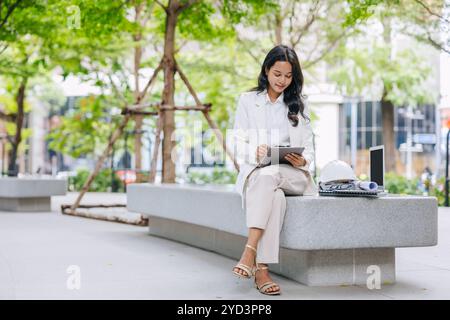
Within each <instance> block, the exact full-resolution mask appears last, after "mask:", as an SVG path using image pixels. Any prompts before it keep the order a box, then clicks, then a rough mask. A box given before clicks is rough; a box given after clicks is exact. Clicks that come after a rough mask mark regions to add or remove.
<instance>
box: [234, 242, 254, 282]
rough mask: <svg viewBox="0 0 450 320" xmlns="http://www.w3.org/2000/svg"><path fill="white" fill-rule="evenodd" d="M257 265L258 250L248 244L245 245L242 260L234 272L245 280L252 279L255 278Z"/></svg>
mask: <svg viewBox="0 0 450 320" xmlns="http://www.w3.org/2000/svg"><path fill="white" fill-rule="evenodd" d="M255 265H256V248H254V247H252V246H250V245H248V244H247V245H245V248H244V252H243V253H242V256H241V260H239V263H238V264H237V265H236V266H235V267H234V268H233V272H234V273H235V274H238V275H240V276H242V277H244V278H251V277H252V276H253V270H254V268H255Z"/></svg>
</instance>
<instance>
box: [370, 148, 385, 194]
mask: <svg viewBox="0 0 450 320" xmlns="http://www.w3.org/2000/svg"><path fill="white" fill-rule="evenodd" d="M370 180H371V181H373V182H376V183H377V184H378V186H379V187H383V186H384V148H376V149H370Z"/></svg>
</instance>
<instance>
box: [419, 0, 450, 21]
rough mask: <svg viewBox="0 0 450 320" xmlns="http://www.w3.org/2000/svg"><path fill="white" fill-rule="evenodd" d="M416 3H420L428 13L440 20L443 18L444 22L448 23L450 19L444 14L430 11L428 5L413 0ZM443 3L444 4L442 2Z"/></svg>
mask: <svg viewBox="0 0 450 320" xmlns="http://www.w3.org/2000/svg"><path fill="white" fill-rule="evenodd" d="M414 1H415V2H416V3H418V4H419V5H421V6H422V7H423V8H424V9H425V10H426V11H427V12H428V13H429V14H430V15H432V16H435V17H437V18H439V19H441V20H444V21H445V22H446V23H450V20H448V19H446V18H445V17H444V16H441V15H440V14H437V13H436V12H433V11H431V9H430V7H428V6H427V5H426V4H425V3H423V2H422V1H420V0H414ZM444 5H445V4H444Z"/></svg>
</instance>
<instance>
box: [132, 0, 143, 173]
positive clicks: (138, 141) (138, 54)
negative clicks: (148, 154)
mask: <svg viewBox="0 0 450 320" xmlns="http://www.w3.org/2000/svg"><path fill="white" fill-rule="evenodd" d="M143 9H144V3H141V4H139V5H136V6H135V7H134V10H135V22H136V23H137V24H138V25H139V26H142V18H143V17H142V11H143ZM133 40H134V41H135V42H139V41H141V40H142V31H141V30H139V31H138V32H137V33H136V34H135V35H134V36H133ZM141 60H142V46H141V44H136V45H135V47H134V72H133V73H134V101H135V104H139V103H140V96H141V90H140V87H139V70H140V66H141ZM142 123H143V117H142V115H135V116H134V124H135V126H134V129H135V135H134V156H135V162H134V163H135V168H136V171H137V172H139V171H140V170H141V169H142V134H141V130H142ZM138 176H140V175H138Z"/></svg>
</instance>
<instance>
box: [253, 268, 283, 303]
mask: <svg viewBox="0 0 450 320" xmlns="http://www.w3.org/2000/svg"><path fill="white" fill-rule="evenodd" d="M267 269H269V267H256V271H255V274H256V272H258V271H259V270H267ZM274 286H277V287H278V290H277V291H266V290H267V289H269V288H272V287H274ZM255 288H256V289H257V290H258V291H259V292H261V293H262V294H267V295H270V296H275V295H280V294H281V289H280V286H279V285H278V284H277V283H275V282H273V281H267V282H264V283H263V284H262V285H261V286H258V284H257V283H256V277H255Z"/></svg>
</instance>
